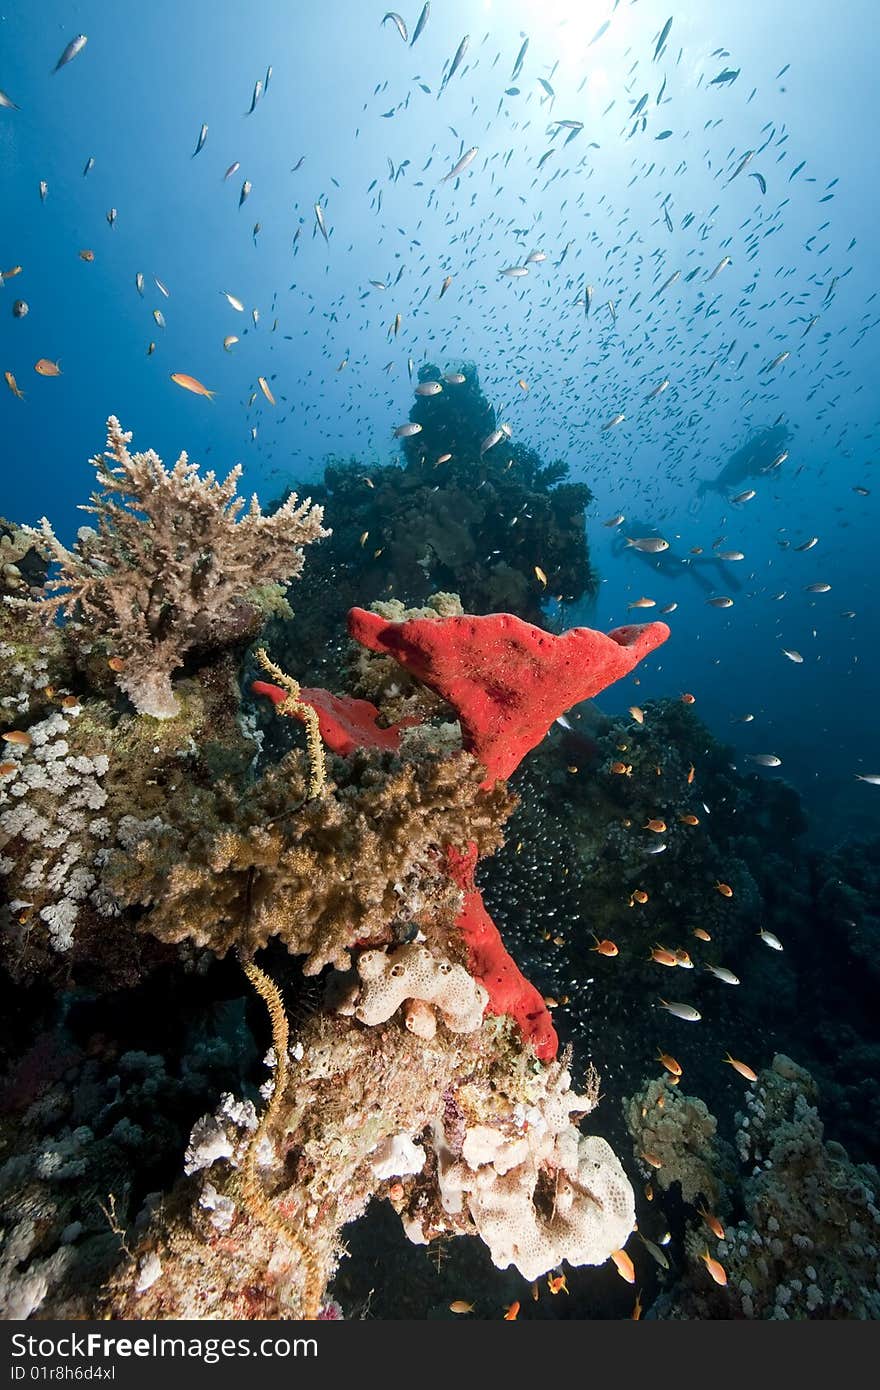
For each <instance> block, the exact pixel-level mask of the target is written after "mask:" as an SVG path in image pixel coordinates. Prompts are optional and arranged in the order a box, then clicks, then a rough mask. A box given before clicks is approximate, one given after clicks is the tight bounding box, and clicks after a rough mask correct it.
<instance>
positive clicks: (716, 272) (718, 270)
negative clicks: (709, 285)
mask: <svg viewBox="0 0 880 1390" xmlns="http://www.w3.org/2000/svg"><path fill="white" fill-rule="evenodd" d="M730 264H731V258H730V256H722V257H721V260H720V261H719V262H718V264H717V265H716V267H715V269H714V270H713V271H712V274H711V275H707V277H706V278H707V280H714V279H715V276H716V275H720V274H721V272H722V270H724V269H725V268H726V267H727V266H729V265H730Z"/></svg>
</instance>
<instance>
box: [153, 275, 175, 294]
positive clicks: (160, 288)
mask: <svg viewBox="0 0 880 1390" xmlns="http://www.w3.org/2000/svg"><path fill="white" fill-rule="evenodd" d="M153 284H154V285H155V286H156V289H157V290H158V291H159V293H160V294H164V296H165V298H166V299H170V298H171V291H170V290H169V289H167V288H166V286H165V285H163V284H162V281H161V280H160V279H159V277H158V275H154V276H153Z"/></svg>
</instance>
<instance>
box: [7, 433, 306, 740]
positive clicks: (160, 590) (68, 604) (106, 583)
mask: <svg viewBox="0 0 880 1390" xmlns="http://www.w3.org/2000/svg"><path fill="white" fill-rule="evenodd" d="M130 440H131V434H130V433H124V432H123V430H122V427H121V425H120V424H119V421H118V420H117V419H116V417H115V416H112V415H111V417H110V419H109V420H108V422H107V452H106V453H105V454H103V455H98V456H97V457H96V458H94V459H92V463H93V464H94V466H95V469H96V470H97V481H98V483H99V485H100V491H98V492H94V493H93V494H92V502H91V505H90V506H87V507H84V508H83V510H84V511H87V512H91V513H92V515H93V516H95V517H96V518H97V531H95V530H93V529H92V528H83V529H82V530H81V531H80V534H79V537H78V539H77V541H76V543H75V545H74V548H73V549H72V550H68V549H67V547H66V546H64V545H62V544H61V542H60V541H59V540H58V538H57V537H56V535H55V533H54V532H53V530H52V527H51V525H50V523H49V521H48V520H47V519H46V518H45V517H43V519H42V522H41V524H40V528H39V530H28V534H30V535H32V536H34V537H35V538H36V539H38V540H39V541H40V542H42V543H43V544H44V545H45V546H46V547H47V548H48V550H49V552H50V554H51V556H52V559H54V560H55V561H57V562H58V564H59V565H60V566H61V572H60V575H59V577H58V578H57V579H52V580H50V581H49V584H48V585H47V588H49V589H57V590H60V591H61V592H59V593H57V594H56V595H55V596H54V597H52V598H44V599H42V600H41V602H42V603H43V604H44V605H45V606H46V607H47V608H49V609H50V610H59V609H60V610H63V611H64V612H65V613H67V614H68V615H69V616H71V617H74V618H76V619H77V620H78V622H79V623H81V624H82V626H83V628H84V630H85V631H86V633H87V634H88V635H89V636H90V637H92V638H104V639H106V640H107V641H108V643H109V645H110V647H111V649H112V653H113V656H114V658H115V659H116V660H117V662H118V665H119V670H118V671H117V677H116V678H117V684H118V685H119V686H120V688H121V689H122V690H123V691H125V693H126V694H127V695H128V697H129V698H130V700H131V701H132V703H133V704H134V706H135V708H136V709H137V710H138V712H139V713H140V714H151V715H153V716H154V717H156V718H157V719H169V718H173V717H174V715H176V714H177V712H178V705H177V701H176V699H175V696H174V692H173V690H172V686H171V676H172V675H173V673H174V671H175V670H177V669H178V668H179V667H180V666H181V664H182V662H183V659H184V657H185V655H186V654H187V653H188V652H191V651H193V650H194V649H206V648H217V647H223V646H226V645H229V644H230V643H233V642H235V641H238V640H240V639H242V638H245V637H248V636H253V635H254V633H255V632H256V631H258V630H259V628H260V627H261V626H262V613H261V607H260V598H259V595H257V594H255V593H254V591H255V590H256V589H258V588H259V587H260V586H263V587H265V586H266V585H267V584H271V583H273V582H280V581H287V580H290V579H293V578H295V577H296V576H297V575H298V574H299V573H300V571H301V570H302V566H303V546H305V545H308V544H310V543H311V542H312V541H315V540H318V539H320V538H321V537H323V536H327V535H329V532H328V531H326V530H325V529H324V527H323V526H322V525H321V522H322V520H323V512H322V509H321V508H320V507H313V506H312V505H311V501H310V499H308V498H307V499H306V500H305V501H304V502H301V503H299V504H298V503H297V498H296V495H295V494H294V495H292V496H290V497H289V498H288V499H287V501H286V502H285V503H284V505H283V506H282V507H280V508H279V509H278V511H276V512H274V513H273V514H272V515H271V516H264V515H263V513H262V511H261V509H260V504H259V502H258V501H257V497H256V494H255V495H254V496H253V497H252V499H251V503H250V506H249V507H248V509H247V511H246V512H245V513H244V515H243V516H241V517H240V516H239V513H240V512H241V509H242V507H243V506H244V505H245V499H244V498H243V497H239V496H237V495H236V490H237V487H238V480H239V477H240V476H241V466H240V465H239V464H236V466H235V467H234V468H233V469H232V470H231V472H230V473H229V474H228V475H227V477H226V478H225V480H224V481H223V482H222V483H220V482H218V481H217V479H216V477H215V475H214V473H213V472H209V473H206V474H205V476H204V477H200V476H199V469H198V464H195V463H190V462H189V460H188V458H187V456H186V454H185V453H182V454H181V455H180V457H179V458H178V460H177V462H176V463H175V465H174V467H173V468H171V469H170V470H169V469H166V468H165V467H164V465H163V464H162V461H161V459H160V458H159V457H158V455H157V454H156V453H154V452H153V450H152V449H150V450H148V451H147V452H146V453H135V454H131V453H129V450H128V444H129V441H130ZM114 669H115V668H114Z"/></svg>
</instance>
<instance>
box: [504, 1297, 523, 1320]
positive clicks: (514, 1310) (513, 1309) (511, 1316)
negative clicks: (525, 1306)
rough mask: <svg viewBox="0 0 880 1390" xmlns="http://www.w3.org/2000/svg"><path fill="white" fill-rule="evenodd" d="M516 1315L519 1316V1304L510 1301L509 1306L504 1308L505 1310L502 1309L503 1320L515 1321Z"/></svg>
mask: <svg viewBox="0 0 880 1390" xmlns="http://www.w3.org/2000/svg"><path fill="white" fill-rule="evenodd" d="M518 1317H519V1304H518V1303H516V1302H514V1303H511V1305H510V1307H509V1308H505V1310H504V1321H505V1322H515V1321H516V1319H517V1318H518Z"/></svg>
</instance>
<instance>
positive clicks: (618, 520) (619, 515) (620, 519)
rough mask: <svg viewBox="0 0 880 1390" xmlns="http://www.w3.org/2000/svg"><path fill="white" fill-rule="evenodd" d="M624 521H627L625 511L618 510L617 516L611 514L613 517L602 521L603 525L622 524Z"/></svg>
mask: <svg viewBox="0 0 880 1390" xmlns="http://www.w3.org/2000/svg"><path fill="white" fill-rule="evenodd" d="M624 521H626V517H625V516H624V514H623V512H618V513H617V516H611V517H609V518H608V520H607V521H603V522H602V525H603V526H620V525H622V524H623V522H624Z"/></svg>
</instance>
